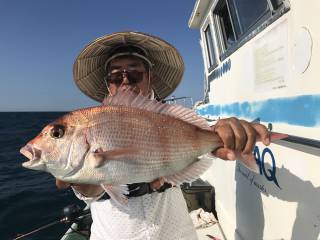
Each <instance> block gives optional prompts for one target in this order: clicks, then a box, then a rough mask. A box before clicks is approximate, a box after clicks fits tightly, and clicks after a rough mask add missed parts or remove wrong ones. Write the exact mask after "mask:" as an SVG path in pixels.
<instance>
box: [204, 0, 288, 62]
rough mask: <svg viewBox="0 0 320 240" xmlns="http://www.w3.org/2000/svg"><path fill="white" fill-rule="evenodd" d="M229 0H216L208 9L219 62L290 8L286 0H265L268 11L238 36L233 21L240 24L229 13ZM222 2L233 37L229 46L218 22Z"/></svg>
mask: <svg viewBox="0 0 320 240" xmlns="http://www.w3.org/2000/svg"><path fill="white" fill-rule="evenodd" d="M229 1H230V0H218V1H217V4H216V5H215V6H214V7H213V9H211V11H210V14H211V15H212V20H213V21H212V23H213V29H214V31H216V36H217V45H218V52H217V55H218V56H219V59H220V61H221V62H222V61H224V60H225V59H226V58H228V57H229V56H230V55H231V54H232V53H234V52H235V51H236V50H238V49H239V48H240V47H241V46H243V45H244V44H245V43H246V42H248V41H249V40H251V39H252V38H253V37H255V36H256V35H257V34H258V33H260V32H261V31H263V30H264V29H265V28H266V27H267V26H269V25H270V24H272V23H273V22H274V21H276V20H277V19H278V18H280V17H281V16H282V15H284V14H285V13H287V12H288V11H289V10H290V5H289V3H288V0H280V4H279V1H277V0H266V1H267V3H268V7H269V11H265V12H264V13H263V14H262V15H261V16H259V18H257V19H256V21H255V22H254V23H253V24H251V25H250V26H249V27H248V29H247V30H246V32H243V33H242V34H241V35H240V36H237V33H236V31H235V27H234V25H235V22H234V21H237V24H238V25H239V26H241V24H240V23H239V19H238V17H236V18H237V19H234V18H233V16H232V14H231V13H230V6H229ZM232 1H233V0H232ZM275 1H277V2H275ZM224 4H225V5H226V6H227V10H228V17H229V20H230V22H231V27H232V32H233V34H234V38H235V41H234V42H233V43H232V44H231V45H230V46H229V47H227V46H226V45H225V42H226V40H227V39H225V37H224V34H223V29H222V28H223V26H222V24H221V23H220V18H221V17H220V16H219V14H218V13H219V10H221V9H222V7H223V6H224ZM276 4H278V5H276ZM235 8H236V6H235Z"/></svg>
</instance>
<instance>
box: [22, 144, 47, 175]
mask: <svg viewBox="0 0 320 240" xmlns="http://www.w3.org/2000/svg"><path fill="white" fill-rule="evenodd" d="M20 153H21V154H22V155H24V156H25V157H27V158H28V159H29V161H27V162H24V163H22V166H23V167H25V168H29V169H33V170H43V169H45V164H44V163H43V162H42V161H41V150H39V149H37V148H35V147H33V146H31V145H29V144H27V145H26V146H24V147H22V148H21V149H20Z"/></svg>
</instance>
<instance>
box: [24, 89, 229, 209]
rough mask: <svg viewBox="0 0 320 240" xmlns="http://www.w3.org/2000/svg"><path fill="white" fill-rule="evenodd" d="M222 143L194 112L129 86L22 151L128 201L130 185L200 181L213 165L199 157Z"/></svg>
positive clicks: (69, 178)
mask: <svg viewBox="0 0 320 240" xmlns="http://www.w3.org/2000/svg"><path fill="white" fill-rule="evenodd" d="M222 146H223V142H222V140H221V139H220V137H219V136H218V135H217V134H216V133H215V132H214V131H213V130H212V129H211V128H210V126H209V125H208V123H207V121H206V120H205V119H204V118H202V117H200V116H198V115H197V113H196V112H195V111H194V110H192V109H188V108H184V107H182V106H179V105H173V104H167V103H161V102H159V101H157V100H150V99H148V98H146V97H145V96H143V95H141V94H138V95H137V94H136V93H134V92H132V91H129V90H127V91H121V92H119V93H117V94H116V95H115V96H110V97H108V98H106V102H105V105H103V106H96V107H89V108H84V109H79V110H75V111H72V112H70V113H67V114H65V115H63V116H62V117H60V118H58V119H57V120H55V121H54V122H52V123H50V124H49V125H47V126H46V127H44V129H43V130H42V131H41V132H40V133H39V134H38V135H37V136H36V137H35V138H34V139H32V140H31V141H29V142H28V143H27V144H26V145H25V146H24V147H22V148H21V149H20V152H21V153H22V154H23V155H24V156H26V157H27V158H28V159H29V161H27V162H24V163H23V164H22V166H23V167H25V168H28V169H32V170H40V171H46V172H49V173H51V174H52V175H53V176H54V177H55V178H57V179H60V180H63V181H65V182H69V183H75V184H82V183H83V184H100V185H101V186H102V187H103V188H104V190H105V191H106V192H107V193H108V194H109V195H110V196H111V198H113V199H114V200H115V201H117V202H120V203H124V202H126V199H127V198H126V196H125V195H126V194H127V193H128V191H127V189H125V188H124V187H123V186H125V185H126V184H130V183H136V182H151V181H153V180H155V179H158V178H161V179H162V180H163V181H166V182H168V183H171V184H173V185H179V184H181V183H183V182H191V181H193V180H195V179H197V178H198V177H199V176H200V175H201V174H202V173H204V172H205V171H206V170H207V169H208V168H209V167H210V166H211V165H212V159H210V158H203V157H201V156H203V155H204V154H208V153H210V152H212V151H214V150H216V149H217V148H219V147H222Z"/></svg>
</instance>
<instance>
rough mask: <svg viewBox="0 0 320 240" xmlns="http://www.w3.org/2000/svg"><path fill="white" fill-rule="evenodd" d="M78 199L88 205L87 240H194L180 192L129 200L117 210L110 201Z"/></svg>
mask: <svg viewBox="0 0 320 240" xmlns="http://www.w3.org/2000/svg"><path fill="white" fill-rule="evenodd" d="M75 193H76V195H77V197H79V198H80V199H82V200H85V202H87V203H88V204H89V205H90V209H91V214H92V219H93V223H92V226H91V237H90V240H129V239H130V240H180V239H181V240H194V239H197V235H196V231H195V228H194V226H193V223H192V221H191V218H190V216H189V214H188V210H187V205H186V202H185V200H184V197H183V195H182V192H181V189H180V188H178V187H172V188H169V189H166V191H165V192H162V193H158V192H154V193H152V194H145V195H143V196H140V197H132V198H129V201H128V205H127V206H125V207H120V206H119V205H117V204H116V203H114V202H113V200H110V199H108V200H102V201H95V199H90V198H86V199H83V197H82V196H81V195H80V194H79V193H77V192H76V191H75Z"/></svg>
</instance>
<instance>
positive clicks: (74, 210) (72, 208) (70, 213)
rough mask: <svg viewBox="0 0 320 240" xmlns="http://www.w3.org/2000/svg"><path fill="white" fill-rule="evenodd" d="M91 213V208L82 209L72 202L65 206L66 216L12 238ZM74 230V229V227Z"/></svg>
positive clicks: (71, 220)
mask: <svg viewBox="0 0 320 240" xmlns="http://www.w3.org/2000/svg"><path fill="white" fill-rule="evenodd" d="M90 214H91V213H90V209H89V208H88V209H85V210H82V209H81V208H80V207H79V206H78V205H75V204H72V205H69V206H66V207H64V208H63V215H64V217H63V218H62V219H59V220H56V221H53V222H51V223H48V224H46V225H43V226H41V227H38V228H36V229H34V230H32V231H30V232H28V233H24V234H17V235H16V237H15V238H13V239H12V240H18V239H22V238H25V237H27V236H30V235H32V234H34V233H37V232H39V231H41V230H44V229H47V228H49V227H51V226H54V225H56V224H59V223H65V224H69V223H71V222H74V221H79V220H80V219H81V218H83V217H86V216H89V215H90ZM73 230H74V229H73Z"/></svg>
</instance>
